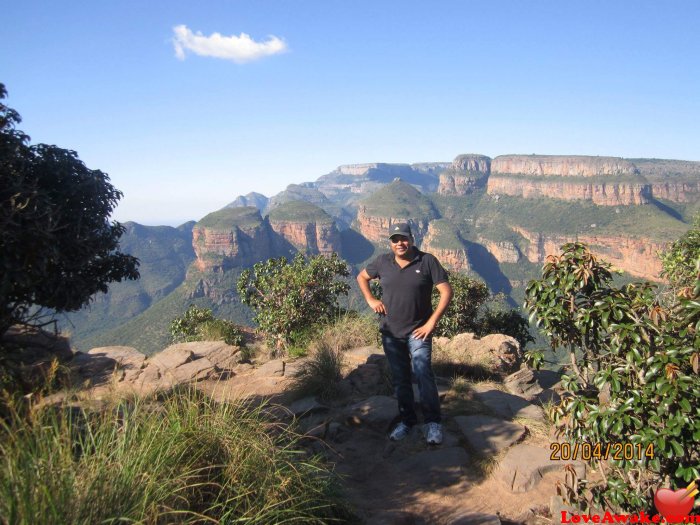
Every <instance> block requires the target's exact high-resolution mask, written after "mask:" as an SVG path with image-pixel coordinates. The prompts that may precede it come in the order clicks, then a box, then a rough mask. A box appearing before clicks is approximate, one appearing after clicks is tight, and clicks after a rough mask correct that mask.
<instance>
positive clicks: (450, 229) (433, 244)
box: [420, 219, 472, 272]
mask: <svg viewBox="0 0 700 525" xmlns="http://www.w3.org/2000/svg"><path fill="white" fill-rule="evenodd" d="M420 249H421V250H423V251H426V252H430V253H432V254H433V255H434V256H435V257H437V258H438V260H439V261H440V262H441V263H442V265H443V266H444V267H445V268H447V269H449V270H452V271H455V272H467V271H470V270H471V269H472V268H471V265H470V263H469V257H468V256H467V250H466V249H465V246H464V242H463V241H462V239H461V237H460V236H459V232H458V231H457V229H456V228H455V227H454V225H453V224H451V223H450V222H449V221H446V220H444V219H439V220H434V221H431V222H430V223H429V224H428V230H427V233H426V235H425V238H424V239H423V242H422V243H421V245H420Z"/></svg>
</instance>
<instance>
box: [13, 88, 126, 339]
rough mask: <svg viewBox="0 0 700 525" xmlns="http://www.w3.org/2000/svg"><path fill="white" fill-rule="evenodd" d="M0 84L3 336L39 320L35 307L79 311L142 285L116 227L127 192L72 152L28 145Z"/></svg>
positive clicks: (122, 229) (121, 229) (19, 120)
mask: <svg viewBox="0 0 700 525" xmlns="http://www.w3.org/2000/svg"><path fill="white" fill-rule="evenodd" d="M6 95H7V91H6V90H5V86H4V85H3V84H0V268H2V271H1V272H0V335H2V334H4V333H5V332H6V331H7V329H8V328H9V327H10V326H11V325H12V324H15V323H25V324H26V323H31V322H32V320H34V321H35V320H36V319H35V317H34V315H33V313H35V312H36V307H45V308H48V309H50V310H53V311H55V312H62V311H72V310H78V309H80V308H81V307H83V306H84V305H86V304H87V303H88V302H89V301H90V298H91V297H92V296H93V295H94V294H95V293H96V292H106V291H107V289H108V286H107V285H108V284H109V283H111V282H115V281H117V282H118V281H121V280H123V279H138V278H139V273H138V269H137V268H138V260H137V259H136V258H135V257H132V256H130V255H126V254H123V253H121V252H119V250H118V246H119V238H120V237H121V235H122V233H123V232H124V227H123V226H122V225H121V224H119V223H118V222H110V221H109V216H110V214H111V213H112V211H113V210H114V207H115V206H116V203H117V202H118V201H119V199H120V198H121V196H122V193H121V192H120V191H118V190H116V189H115V188H114V187H113V186H112V185H111V184H110V183H109V177H108V176H107V175H106V174H105V173H103V172H101V171H99V170H91V169H88V168H87V167H86V166H85V164H83V162H81V161H80V159H79V158H78V155H77V153H76V152H74V151H70V150H65V149H61V148H58V147H56V146H49V145H46V144H38V145H29V137H28V136H27V135H26V134H24V133H23V132H22V131H19V130H17V129H16V128H15V126H16V124H18V123H19V122H21V118H20V116H19V114H18V113H17V112H16V111H15V110H13V109H11V108H8V107H7V106H5V105H4V104H2V102H1V101H2V100H3V99H4V98H5V97H6Z"/></svg>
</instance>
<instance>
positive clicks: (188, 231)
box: [58, 222, 194, 350]
mask: <svg viewBox="0 0 700 525" xmlns="http://www.w3.org/2000/svg"><path fill="white" fill-rule="evenodd" d="M193 224H194V223H192V222H188V223H186V224H183V225H182V226H180V227H178V228H172V227H170V226H143V225H140V224H137V223H134V222H127V223H125V224H124V226H125V228H126V231H125V233H124V235H123V236H122V238H121V241H120V246H121V250H122V251H123V252H125V253H129V254H131V255H134V256H135V257H138V259H139V261H140V267H139V271H140V273H141V278H140V279H139V280H137V281H123V282H121V283H112V284H111V285H110V287H109V292H108V293H106V294H97V295H96V296H95V297H94V300H93V301H92V302H91V303H90V305H88V306H87V307H85V308H83V309H82V310H79V311H77V312H71V313H68V314H62V315H60V316H59V318H58V319H59V326H60V328H61V330H62V331H64V332H65V333H68V334H70V335H71V343H72V344H73V345H74V346H75V347H76V348H78V349H80V350H86V349H89V348H88V347H89V346H90V344H91V343H90V342H89V341H90V340H91V338H92V337H94V336H96V335H97V334H99V333H101V332H104V331H105V330H109V329H111V328H114V327H117V326H119V325H121V324H122V323H124V322H126V321H128V320H129V319H132V318H133V317H135V316H137V315H138V314H140V313H141V312H143V311H145V310H146V309H148V308H149V307H150V306H151V305H153V304H154V303H156V302H158V301H160V300H161V299H163V298H164V297H166V296H167V295H168V294H170V293H171V292H172V291H173V290H174V289H175V288H177V287H178V286H179V285H180V284H181V283H182V282H183V281H184V280H185V273H186V271H187V267H188V266H189V265H190V263H191V262H192V261H193V260H194V251H193V249H192V226H193Z"/></svg>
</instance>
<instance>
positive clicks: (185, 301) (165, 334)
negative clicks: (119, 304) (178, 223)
mask: <svg viewBox="0 0 700 525" xmlns="http://www.w3.org/2000/svg"><path fill="white" fill-rule="evenodd" d="M240 272H241V270H240V269H233V270H229V271H227V272H224V273H223V274H219V275H217V276H208V277H210V278H211V279H212V281H213V282H212V284H214V285H215V286H216V287H217V288H219V289H223V290H230V291H231V293H230V295H229V296H228V297H226V298H224V299H222V300H220V301H218V302H216V303H215V302H214V301H212V300H211V299H209V298H207V297H192V295H193V290H194V288H195V284H196V282H198V277H199V276H198V275H197V273H196V272H191V273H192V274H194V277H195V278H194V279H190V280H189V281H187V282H184V283H182V284H181V285H180V286H178V287H177V288H176V289H175V290H174V291H172V292H171V293H170V294H168V295H167V296H166V297H164V298H163V299H161V300H160V301H158V302H156V303H155V304H153V305H152V306H151V307H150V308H148V309H147V310H145V311H144V312H142V313H140V314H139V315H137V316H135V317H133V318H132V319H131V320H129V321H128V322H125V323H124V324H122V325H120V326H118V327H116V328H113V329H111V330H106V331H103V332H100V333H96V334H95V335H94V336H92V337H89V338H86V339H85V340H84V342H83V348H81V349H84V350H89V349H90V348H94V347H97V346H111V345H124V346H132V347H134V348H136V349H137V350H138V351H140V352H143V353H144V354H146V355H151V354H154V353H156V352H159V351H160V350H163V349H164V348H165V347H167V346H168V345H170V344H171V337H170V332H169V329H170V322H171V321H172V320H173V319H174V318H175V317H178V316H180V315H182V314H183V313H184V312H185V310H187V307H188V306H189V305H190V304H196V305H197V306H200V307H202V308H211V309H212V311H213V312H214V315H215V316H216V317H219V318H222V319H229V320H231V321H233V322H235V323H238V324H243V325H250V324H251V319H252V314H251V312H250V310H249V309H248V307H247V306H245V305H243V304H241V302H240V301H239V300H238V296H237V295H236V294H235V292H234V291H233V290H235V283H236V281H237V280H238V277H239V276H240ZM194 295H196V294H194Z"/></svg>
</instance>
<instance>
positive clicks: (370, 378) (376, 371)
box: [347, 364, 383, 395]
mask: <svg viewBox="0 0 700 525" xmlns="http://www.w3.org/2000/svg"><path fill="white" fill-rule="evenodd" d="M347 379H348V380H349V381H350V384H351V385H352V388H353V390H354V391H355V392H357V393H358V394H362V395H376V394H379V392H380V391H381V390H382V389H383V384H382V370H381V368H380V366H379V365H375V364H361V365H359V366H358V367H357V368H355V370H353V371H352V372H350V374H348V377H347Z"/></svg>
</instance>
